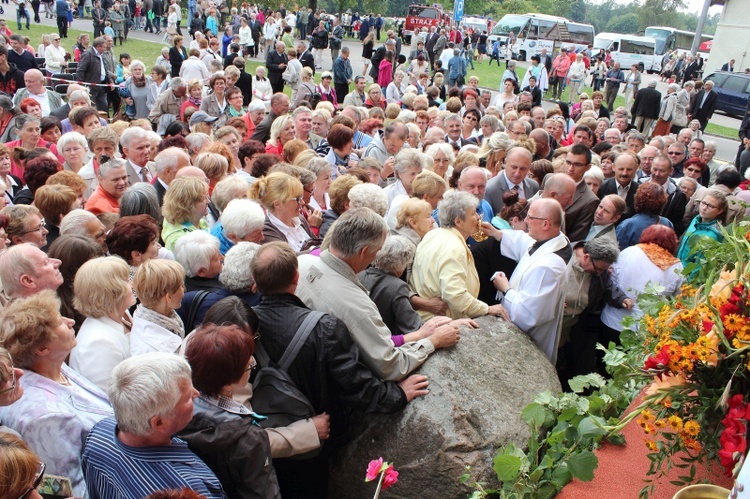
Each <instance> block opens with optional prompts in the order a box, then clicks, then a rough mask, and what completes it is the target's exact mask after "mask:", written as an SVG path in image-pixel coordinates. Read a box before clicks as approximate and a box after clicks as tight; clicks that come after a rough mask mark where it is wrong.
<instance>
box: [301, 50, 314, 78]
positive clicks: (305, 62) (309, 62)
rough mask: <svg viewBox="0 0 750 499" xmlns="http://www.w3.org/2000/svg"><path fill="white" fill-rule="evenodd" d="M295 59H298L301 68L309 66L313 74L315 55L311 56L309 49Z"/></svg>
mask: <svg viewBox="0 0 750 499" xmlns="http://www.w3.org/2000/svg"><path fill="white" fill-rule="evenodd" d="M297 59H299V63H300V64H302V67H303V68H310V69H311V70H312V72H313V74H315V57H313V55H312V53H311V52H310V51H309V50H305V51H304V52H302V55H300V56H298V57H297Z"/></svg>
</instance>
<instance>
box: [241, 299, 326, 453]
mask: <svg viewBox="0 0 750 499" xmlns="http://www.w3.org/2000/svg"><path fill="white" fill-rule="evenodd" d="M323 315H324V314H323V312H316V311H311V312H310V313H309V314H307V316H306V317H305V320H303V321H302V324H301V325H300V327H299V329H297V332H296V333H295V334H294V338H292V341H291V342H289V345H288V346H287V347H286V350H285V351H284V355H282V356H281V359H280V360H279V362H278V363H276V362H273V361H272V360H271V358H270V357H269V356H268V353H267V352H266V351H265V349H264V348H263V344H262V343H261V342H260V341H258V342H256V344H255V357H256V358H257V359H258V363H259V364H260V366H262V367H261V368H260V370H259V371H258V374H256V376H255V381H253V398H252V404H253V411H255V412H256V413H257V414H261V415H263V416H265V417H266V419H264V420H263V421H260V425H261V426H262V427H263V428H279V427H282V426H289V425H290V424H292V423H294V422H295V421H299V420H302V419H308V418H311V417H313V416H315V410H314V409H313V406H312V404H310V401H309V400H308V399H307V397H306V396H305V394H304V393H302V392H301V391H300V390H299V388H297V386H296V385H295V384H294V381H292V379H291V378H290V377H289V374H288V373H287V370H288V369H289V366H291V365H292V362H294V359H296V358H297V354H298V353H299V351H300V349H301V348H302V346H303V345H304V344H305V342H306V341H307V338H308V337H309V336H310V333H311V332H312V330H313V328H314V327H315V325H316V324H317V323H318V322H319V321H320V319H321V317H323ZM320 451H321V448H320V447H318V448H317V449H314V450H312V451H310V452H306V453H305V454H300V455H297V456H294V457H293V458H292V459H310V458H313V457H315V456H317V455H318V454H320Z"/></svg>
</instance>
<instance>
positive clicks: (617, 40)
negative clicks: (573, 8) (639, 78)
mask: <svg viewBox="0 0 750 499" xmlns="http://www.w3.org/2000/svg"><path fill="white" fill-rule="evenodd" d="M655 46H656V40H654V39H653V38H648V37H645V36H635V35H621V34H619V33H599V34H598V35H596V37H594V53H593V54H592V55H593V56H596V54H598V53H599V49H604V50H609V51H610V53H611V55H612V60H613V61H616V62H619V63H620V67H621V68H622V69H624V70H627V69H629V68H630V66H632V65H633V64H635V65H636V66H638V69H639V71H641V72H643V71H644V70H645V71H648V73H658V72H659V71H660V70H661V57H659V56H657V55H656V52H655V50H654V48H655Z"/></svg>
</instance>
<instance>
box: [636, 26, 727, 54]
mask: <svg viewBox="0 0 750 499" xmlns="http://www.w3.org/2000/svg"><path fill="white" fill-rule="evenodd" d="M643 36H646V37H648V38H653V39H654V40H656V55H659V56H663V55H664V54H667V53H670V52H672V51H674V50H677V52H678V54H680V55H681V54H689V53H690V50H691V49H692V48H693V40H695V33H693V32H691V31H683V30H680V29H675V28H669V27H664V26H649V27H648V28H646V32H645V33H644V35H643ZM713 39H714V37H713V36H711V35H701V42H700V43H699V44H698V45H699V46H700V45H701V44H703V43H705V42H708V41H711V40H713ZM699 54H700V55H701V56H703V57H707V56H708V54H706V53H701V52H699Z"/></svg>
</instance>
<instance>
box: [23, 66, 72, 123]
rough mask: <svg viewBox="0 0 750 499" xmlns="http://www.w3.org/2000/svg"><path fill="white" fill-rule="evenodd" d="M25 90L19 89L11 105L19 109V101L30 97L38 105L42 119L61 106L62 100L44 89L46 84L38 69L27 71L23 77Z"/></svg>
mask: <svg viewBox="0 0 750 499" xmlns="http://www.w3.org/2000/svg"><path fill="white" fill-rule="evenodd" d="M23 81H24V83H25V84H26V88H21V89H19V90H18V92H16V95H15V96H14V97H13V104H15V105H16V106H17V107H19V108H20V104H21V101H22V100H24V99H25V98H27V97H31V98H32V99H34V100H35V101H37V102H38V103H39V106H41V108H42V117H43V118H44V117H45V116H49V113H50V111H52V110H53V109H57V108H58V107H60V106H62V105H63V103H62V99H61V98H60V97H59V96H58V95H57V94H55V93H54V92H50V91H49V90H47V89H46V88H44V84H45V82H46V80H45V78H44V75H43V74H42V72H41V71H39V70H38V69H29V70H28V71H26V72H25V73H24V75H23Z"/></svg>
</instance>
